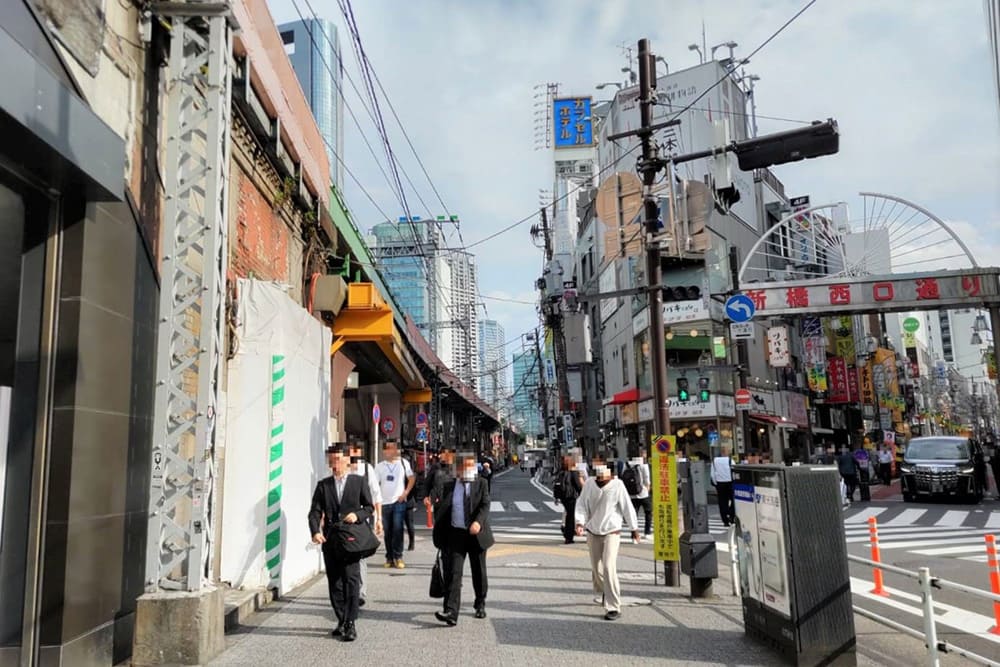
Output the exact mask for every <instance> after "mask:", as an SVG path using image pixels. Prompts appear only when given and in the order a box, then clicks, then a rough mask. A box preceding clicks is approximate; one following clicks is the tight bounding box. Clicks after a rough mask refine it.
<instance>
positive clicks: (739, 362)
mask: <svg viewBox="0 0 1000 667" xmlns="http://www.w3.org/2000/svg"><path fill="white" fill-rule="evenodd" d="M729 270H730V271H731V272H732V281H733V292H734V293H735V292H737V291H738V290H739V289H740V249H739V248H737V247H736V246H731V247H730V248H729ZM751 321H752V320H751ZM749 363H750V360H749V355H748V354H747V342H746V341H745V340H738V341H736V366H737V368H738V369H739V370H738V378H739V388H740V389H747V366H748V365H749ZM737 412H741V413H742V414H740V428H741V429H742V430H743V448H744V449H746V448H747V447H748V446H749V443H750V410H749V408H748V409H746V410H738V411H737ZM734 443H735V438H734ZM737 446H738V445H737ZM734 449H736V448H735V447H734ZM733 453H735V454H737V460H738V461H739V460H742V457H739V456H738V455H739V454H740V452H739V451H737V452H733Z"/></svg>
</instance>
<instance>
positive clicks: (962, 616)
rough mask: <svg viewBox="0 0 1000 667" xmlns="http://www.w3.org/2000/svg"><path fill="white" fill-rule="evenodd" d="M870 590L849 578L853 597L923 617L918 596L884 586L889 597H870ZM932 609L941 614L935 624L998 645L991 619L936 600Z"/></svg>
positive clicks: (857, 579) (997, 636) (867, 584)
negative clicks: (992, 632) (990, 630)
mask: <svg viewBox="0 0 1000 667" xmlns="http://www.w3.org/2000/svg"><path fill="white" fill-rule="evenodd" d="M871 588H872V584H871V582H870V581H865V580H864V579H859V578H857V577H851V592H852V593H854V595H856V596H858V597H861V598H864V599H865V600H870V601H872V602H878V603H879V604H883V605H886V606H888V607H893V608H894V609H899V610H900V611H905V612H907V613H908V614H912V615H913V616H916V617H918V618H922V617H923V611H922V609H921V606H920V596H919V595H914V594H912V593H907V592H906V591H901V590H899V589H896V588H889V587H888V586H886V587H885V588H886V590H887V591H889V594H890V596H891V597H882V596H881V595H872V594H871V593H869V592H868V591H870V590H871ZM901 600H906V601H908V602H914V603H916V604H912V605H911V604H906V602H901ZM934 608H935V610H940V611H942V612H943V613H938V614H935V616H934V620H935V621H936V622H937V623H940V624H941V625H947V626H948V627H950V628H955V629H957V630H960V631H962V632H966V633H969V634H974V635H975V636H976V637H979V638H980V639H985V640H986V641H990V642H994V643H996V644H1000V635H994V634H990V632H989V629H990V628H992V627H993V625H994V622H993V619H992V618H990V617H989V616H983V615H982V614H977V613H975V612H971V611H966V610H965V609H959V608H958V607H953V606H951V605H948V604H944V603H942V602H938V601H937V600H935V601H934Z"/></svg>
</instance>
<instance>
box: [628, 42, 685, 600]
mask: <svg viewBox="0 0 1000 667" xmlns="http://www.w3.org/2000/svg"><path fill="white" fill-rule="evenodd" d="M655 88H656V57H655V56H654V55H653V53H652V52H651V51H650V49H649V40H648V39H640V40H639V119H640V129H639V132H638V134H639V138H640V140H641V141H642V157H641V158H640V159H639V164H638V170H639V173H640V174H641V175H642V199H643V202H642V203H643V211H644V216H643V217H644V218H645V220H644V222H645V225H646V276H647V280H648V285H649V287H650V288H651V289H650V293H649V345H650V348H651V349H652V359H651V361H652V364H653V369H652V370H653V402H654V403H655V405H656V410H655V412H654V415H653V416H654V422H653V423H654V424H655V426H656V434H657V435H669V434H670V412H669V410H668V408H667V396H668V393H667V353H666V349H665V348H664V343H663V291H662V290H661V289H659V287H660V285H661V284H662V283H663V275H662V268H661V266H660V244H659V243H658V242H657V241H656V240H655V239H654V237H655V236H656V234H657V232H658V231H659V229H658V227H659V224H658V223H659V204H658V202H657V198H656V196H655V195H654V194H653V184H654V183H655V182H656V176H657V174H658V173H659V172H660V170H661V169H663V168H664V167H665V166H669V165H667V164H666V163H665V162H664V160H663V159H662V158H660V156H659V149H658V147H657V146H656V144H655V143H654V142H653V131H654V130H653V129H652V124H653V103H654V101H655V100H654V98H653V90H654V89H655ZM672 171H673V170H672V169H668V171H667V178H673V174H672ZM673 209H674V202H673V199H671V200H670V216H671V220H672V218H673V214H674V212H673ZM671 227H672V225H671ZM664 578H665V580H666V581H665V583H666V584H667V585H668V586H680V563H678V562H677V561H665V562H664Z"/></svg>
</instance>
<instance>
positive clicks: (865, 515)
mask: <svg viewBox="0 0 1000 667" xmlns="http://www.w3.org/2000/svg"><path fill="white" fill-rule="evenodd" d="M885 510H886V508H885V507H866V508H865V509H863V510H861V511H860V512H858V513H857V514H853V515H851V516H849V517H847V518H846V519H844V523H864V522H866V521H868V519H870V518H871V517H873V516H878V515H879V514H881V513H882V512H884V511H885Z"/></svg>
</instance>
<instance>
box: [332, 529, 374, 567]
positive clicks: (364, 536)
mask: <svg viewBox="0 0 1000 667" xmlns="http://www.w3.org/2000/svg"><path fill="white" fill-rule="evenodd" d="M327 540H328V541H329V542H330V543H331V545H332V547H333V553H334V555H335V556H336V557H337V559H338V560H340V561H343V562H345V563H354V562H357V561H359V560H364V559H365V558H368V557H369V556H371V555H372V554H374V553H375V552H376V551H378V548H379V546H380V544H381V543H380V542H379V541H378V538H377V537H375V533H374V532H372V529H371V526H369V525H368V524H367V523H363V522H360V523H344V522H343V521H339V522H337V523H335V524H333V525H332V526H330V534H329V536H328V537H327Z"/></svg>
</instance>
